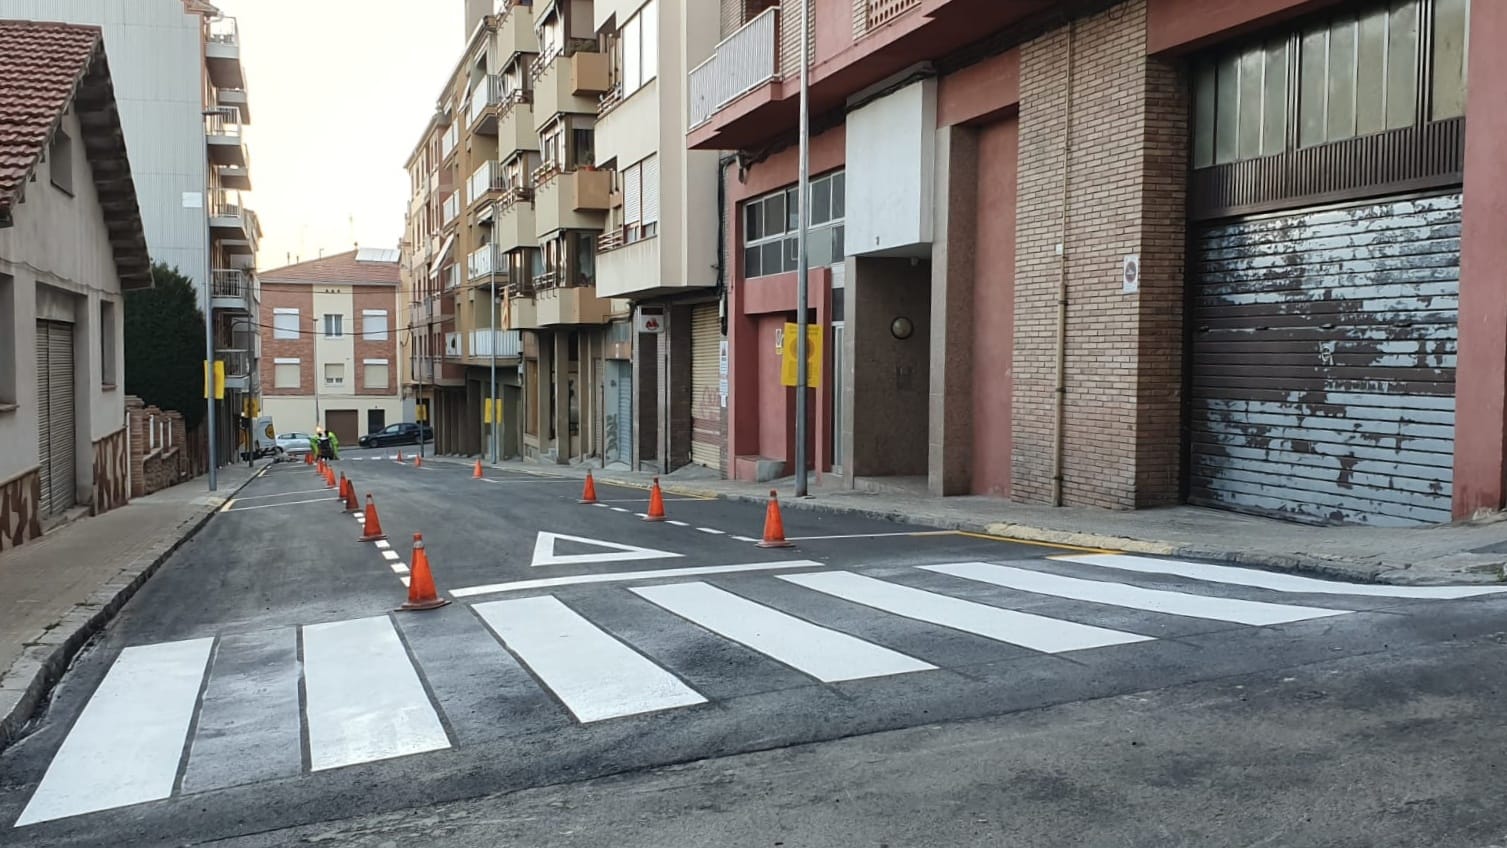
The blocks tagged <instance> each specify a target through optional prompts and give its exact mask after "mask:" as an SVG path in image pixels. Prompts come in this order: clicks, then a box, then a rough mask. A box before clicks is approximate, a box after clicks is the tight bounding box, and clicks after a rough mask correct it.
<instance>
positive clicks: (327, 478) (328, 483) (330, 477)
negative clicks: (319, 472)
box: [324, 465, 335, 489]
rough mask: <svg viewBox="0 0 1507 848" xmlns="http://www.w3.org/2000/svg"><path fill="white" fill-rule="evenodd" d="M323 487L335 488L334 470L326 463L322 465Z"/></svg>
mask: <svg viewBox="0 0 1507 848" xmlns="http://www.w3.org/2000/svg"><path fill="white" fill-rule="evenodd" d="M324 487H325V488H326V489H333V488H335V472H334V470H333V469H331V468H330V467H329V466H328V465H326V466H325V467H324Z"/></svg>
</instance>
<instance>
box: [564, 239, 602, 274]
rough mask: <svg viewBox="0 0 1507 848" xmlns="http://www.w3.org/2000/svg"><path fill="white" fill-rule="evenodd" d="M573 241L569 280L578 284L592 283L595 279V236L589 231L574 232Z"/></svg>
mask: <svg viewBox="0 0 1507 848" xmlns="http://www.w3.org/2000/svg"><path fill="white" fill-rule="evenodd" d="M574 241H575V244H574V248H575V249H574V250H572V251H571V253H572V257H571V269H570V270H571V272H572V279H571V281H570V282H571V283H572V284H573V285H578V286H589V285H593V284H595V283H596V279H597V238H596V236H595V235H593V234H591V233H575V234H574Z"/></svg>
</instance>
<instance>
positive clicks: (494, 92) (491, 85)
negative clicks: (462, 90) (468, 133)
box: [466, 74, 502, 126]
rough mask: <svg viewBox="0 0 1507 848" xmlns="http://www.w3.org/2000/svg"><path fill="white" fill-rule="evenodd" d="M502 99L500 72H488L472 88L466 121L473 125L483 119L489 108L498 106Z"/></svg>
mask: <svg viewBox="0 0 1507 848" xmlns="http://www.w3.org/2000/svg"><path fill="white" fill-rule="evenodd" d="M501 100H502V77H501V75H498V74H488V75H487V76H485V77H482V78H481V81H480V82H478V83H477V84H476V87H475V88H472V89H471V96H470V98H469V100H468V103H469V105H468V106H467V109H466V123H467V125H468V126H469V125H473V124H475V123H476V122H477V121H479V120H481V116H482V115H484V114H486V112H487V110H488V109H491V108H492V107H493V106H496V105H497V104H498V103H499V102H500V101H501Z"/></svg>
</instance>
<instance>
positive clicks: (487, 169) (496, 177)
mask: <svg viewBox="0 0 1507 848" xmlns="http://www.w3.org/2000/svg"><path fill="white" fill-rule="evenodd" d="M504 185H505V177H504V175H503V173H502V163H501V162H498V161H497V160H495V159H489V160H487V161H486V162H483V163H481V166H480V167H478V168H477V169H476V170H475V171H472V172H471V179H469V180H467V181H466V207H467V208H468V209H469V208H470V207H472V206H475V205H476V204H477V203H480V202H482V201H484V200H491V199H492V193H493V192H497V191H502V189H503V188H504Z"/></svg>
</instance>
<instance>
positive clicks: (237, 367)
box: [215, 348, 251, 377]
mask: <svg viewBox="0 0 1507 848" xmlns="http://www.w3.org/2000/svg"><path fill="white" fill-rule="evenodd" d="M215 359H218V360H220V361H222V362H224V363H225V376H227V377H245V376H248V375H249V374H251V351H249V350H238V349H234V348H221V349H219V350H216V351H215Z"/></svg>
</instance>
